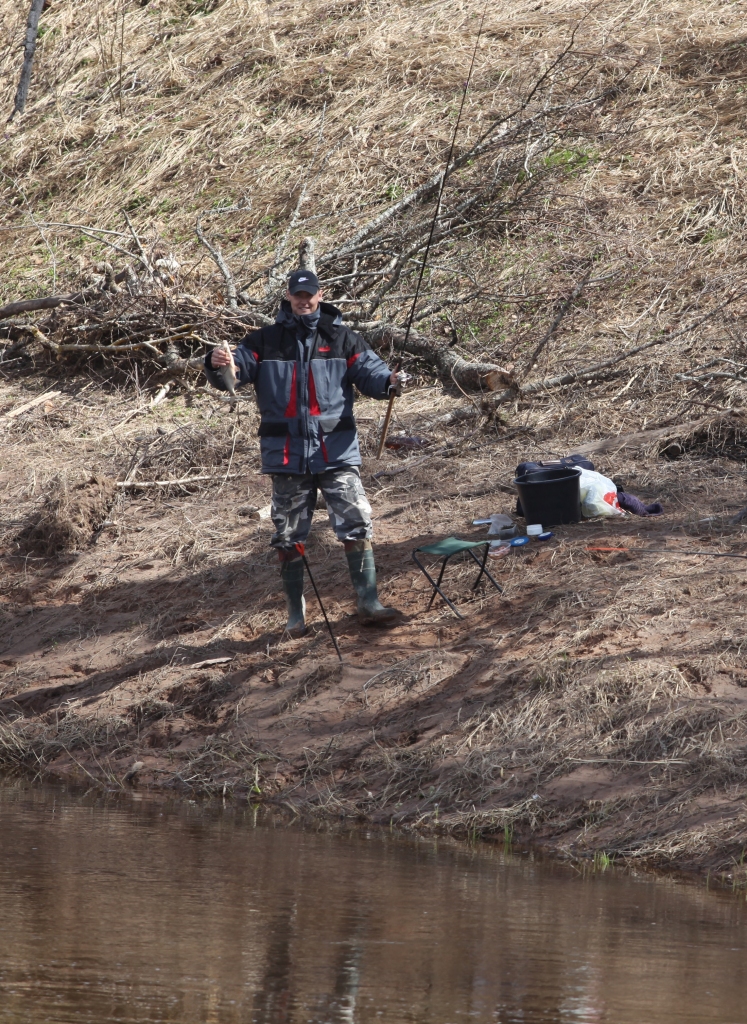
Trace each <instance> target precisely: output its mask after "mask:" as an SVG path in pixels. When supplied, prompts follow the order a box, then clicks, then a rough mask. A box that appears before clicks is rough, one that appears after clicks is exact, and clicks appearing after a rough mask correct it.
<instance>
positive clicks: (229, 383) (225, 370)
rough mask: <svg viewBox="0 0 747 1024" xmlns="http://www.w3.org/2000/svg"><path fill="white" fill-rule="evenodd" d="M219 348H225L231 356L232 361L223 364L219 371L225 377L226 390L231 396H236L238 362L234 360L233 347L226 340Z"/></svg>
mask: <svg viewBox="0 0 747 1024" xmlns="http://www.w3.org/2000/svg"><path fill="white" fill-rule="evenodd" d="M218 348H221V349H223V351H224V352H226V353H227V355H228V356H229V358H230V362H229V363H227V364H226V365H225V366H221V367H220V369H219V370H218V372H219V373H220V375H221V377H222V378H223V383H224V384H225V385H226V391H227V392H228V393H229V395H230V396H231V398H236V380H237V377H236V364H235V363H234V361H233V354H232V352H231V349H230V348H229V345H228V342H227V341H224V342H222V343H221V344H220V345H218Z"/></svg>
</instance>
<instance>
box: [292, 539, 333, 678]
mask: <svg viewBox="0 0 747 1024" xmlns="http://www.w3.org/2000/svg"><path fill="white" fill-rule="evenodd" d="M301 557H302V558H303V564H304V565H305V566H306V572H307V573H308V574H309V579H310V580H311V585H312V587H313V588H314V593H315V594H316V599H317V601H318V602H319V607H320V608H321V609H322V615H323V616H324V621H325V622H326V623H327V629H328V630H329V635H330V636H331V637H332V643H333V644H334V645H335V650H336V651H337V657H338V658H339V659H340V664H342V655H341V654H340V648H339V647H338V646H337V640H335V634H334V633H333V632H332V627H331V626H330V624H329V619H328V618H327V613H326V612H325V610H324V605H323V604H322V599H321V597H320V596H319V591H318V590H317V589H316V583H315V582H314V577H313V576H312V575H311V567H310V566H309V561H308V559H307V557H306V555H302V556H301Z"/></svg>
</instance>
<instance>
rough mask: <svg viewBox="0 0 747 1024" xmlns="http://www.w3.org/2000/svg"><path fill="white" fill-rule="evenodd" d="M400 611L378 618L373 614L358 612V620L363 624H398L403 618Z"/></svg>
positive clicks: (386, 625) (385, 625)
mask: <svg viewBox="0 0 747 1024" xmlns="http://www.w3.org/2000/svg"><path fill="white" fill-rule="evenodd" d="M401 617H402V616H401V615H400V614H399V612H395V613H394V614H393V615H387V616H386V617H382V618H377V617H375V616H373V615H361V614H360V613H358V622H359V623H360V625H361V626H384V627H385V628H386V627H388V626H396V625H397V623H398V622H399V621H400V619H401Z"/></svg>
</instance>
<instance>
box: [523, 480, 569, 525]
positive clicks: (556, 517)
mask: <svg viewBox="0 0 747 1024" xmlns="http://www.w3.org/2000/svg"><path fill="white" fill-rule="evenodd" d="M580 478H581V470H580V469H575V468H574V467H572V466H568V467H563V468H562V469H535V470H532V472H531V473H526V474H524V476H518V477H517V478H516V479H515V480H514V484H515V485H516V490H517V491H518V492H519V501H520V502H521V508H522V512H523V515H524V518H525V519H526V521H527V525H531V524H533V523H541V524H542V525H543V526H560V525H562V524H563V523H580V522H581V489H580V486H579V480H580Z"/></svg>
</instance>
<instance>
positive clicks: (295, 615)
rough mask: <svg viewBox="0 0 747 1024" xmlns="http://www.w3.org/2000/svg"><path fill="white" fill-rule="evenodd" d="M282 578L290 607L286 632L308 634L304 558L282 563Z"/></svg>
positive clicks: (294, 635)
mask: <svg viewBox="0 0 747 1024" xmlns="http://www.w3.org/2000/svg"><path fill="white" fill-rule="evenodd" d="M280 579H281V580H282V582H283V590H284V592H285V603H286V606H287V608H288V621H287V622H286V624H285V629H286V632H288V633H290V635H291V636H293V637H299V636H304V635H305V634H306V601H305V599H304V596H303V559H302V558H294V559H293V560H292V561H289V562H286V561H282V562H281V563H280Z"/></svg>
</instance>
